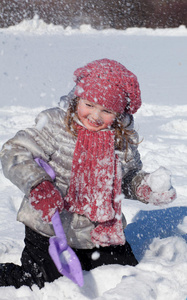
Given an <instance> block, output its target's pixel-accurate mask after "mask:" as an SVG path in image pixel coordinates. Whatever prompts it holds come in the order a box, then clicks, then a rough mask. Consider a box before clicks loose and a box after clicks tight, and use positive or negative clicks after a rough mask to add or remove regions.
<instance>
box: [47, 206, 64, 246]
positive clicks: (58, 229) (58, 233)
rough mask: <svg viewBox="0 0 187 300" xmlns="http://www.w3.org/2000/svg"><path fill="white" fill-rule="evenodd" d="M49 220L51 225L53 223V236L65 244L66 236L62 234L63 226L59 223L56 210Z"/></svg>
mask: <svg viewBox="0 0 187 300" xmlns="http://www.w3.org/2000/svg"><path fill="white" fill-rule="evenodd" d="M51 220H52V223H53V228H54V231H55V235H56V236H57V237H60V238H62V239H63V240H64V242H66V243H67V240H66V235H65V233H64V229H63V226H62V223H61V219H60V215H59V212H58V210H56V212H55V214H54V215H53V216H52V218H51Z"/></svg>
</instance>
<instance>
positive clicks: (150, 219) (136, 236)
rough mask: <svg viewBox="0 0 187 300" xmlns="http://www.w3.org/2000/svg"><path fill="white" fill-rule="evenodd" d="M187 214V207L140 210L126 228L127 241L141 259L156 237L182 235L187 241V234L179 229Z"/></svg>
mask: <svg viewBox="0 0 187 300" xmlns="http://www.w3.org/2000/svg"><path fill="white" fill-rule="evenodd" d="M185 216H187V207H185V206H181V207H172V208H166V209H160V210H152V211H140V212H139V213H138V214H137V215H136V216H135V218H134V220H133V223H131V224H129V225H128V226H127V227H126V229H125V235H126V239H127V241H128V242H129V243H130V245H131V247H132V249H133V252H134V254H135V256H136V258H137V259H138V261H140V260H141V259H142V257H143V256H144V253H145V251H146V250H147V249H148V248H149V245H150V244H151V243H152V241H153V239H154V238H160V239H163V238H167V237H171V236H180V237H182V238H184V239H185V240H186V241H187V234H185V233H184V232H182V231H181V230H179V229H178V227H177V226H178V225H179V224H181V223H182V221H183V219H184V217H185Z"/></svg>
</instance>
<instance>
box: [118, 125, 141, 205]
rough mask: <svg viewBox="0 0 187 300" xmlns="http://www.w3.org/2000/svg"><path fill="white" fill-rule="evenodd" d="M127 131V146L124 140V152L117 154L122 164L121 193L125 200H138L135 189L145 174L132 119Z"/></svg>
mask: <svg viewBox="0 0 187 300" xmlns="http://www.w3.org/2000/svg"><path fill="white" fill-rule="evenodd" d="M127 129H128V130H130V131H131V136H130V142H129V143H128V144H127V142H126V140H124V151H122V152H121V151H120V152H119V156H120V160H121V164H122V192H123V193H124V195H125V197H126V198H127V199H136V200H140V199H138V197H137V195H136V189H137V187H138V186H139V185H140V183H141V181H142V179H143V178H144V176H145V175H146V174H147V173H146V172H144V171H143V170H142V166H143V165H142V161H141V157H140V153H139V151H138V144H139V135H138V133H137V132H136V131H135V130H134V122H133V119H132V121H131V123H130V126H128V127H127Z"/></svg>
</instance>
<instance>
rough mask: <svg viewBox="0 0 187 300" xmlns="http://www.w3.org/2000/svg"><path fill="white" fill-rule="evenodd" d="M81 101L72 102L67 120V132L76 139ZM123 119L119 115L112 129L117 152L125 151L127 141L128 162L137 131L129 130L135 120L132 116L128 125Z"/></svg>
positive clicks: (121, 115) (77, 99) (75, 99)
mask: <svg viewBox="0 0 187 300" xmlns="http://www.w3.org/2000/svg"><path fill="white" fill-rule="evenodd" d="M79 100H80V98H79V97H76V98H74V99H72V100H71V102H70V104H69V108H68V110H67V114H66V118H65V124H66V128H67V131H68V132H70V133H71V134H72V135H73V136H75V137H77V135H78V131H77V126H76V123H75V121H74V116H77V105H78V102H79ZM123 119H124V116H123V114H119V113H117V115H116V118H115V120H114V122H113V124H112V126H111V128H113V129H114V130H115V148H116V149H117V150H121V151H123V150H124V140H125V142H126V145H125V146H126V148H125V160H127V152H128V144H135V143H134V142H133V141H132V136H133V135H134V134H135V131H134V130H129V129H127V127H129V126H130V125H131V123H132V120H133V118H132V116H131V117H130V121H129V123H128V124H127V125H124V122H123Z"/></svg>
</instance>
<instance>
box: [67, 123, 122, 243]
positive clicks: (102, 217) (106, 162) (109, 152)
mask: <svg viewBox="0 0 187 300" xmlns="http://www.w3.org/2000/svg"><path fill="white" fill-rule="evenodd" d="M114 138H115V132H114V131H111V130H108V131H98V132H93V131H89V130H87V129H85V128H83V127H81V130H79V132H78V138H77V142H76V146H75V151H74V156H73V162H72V170H71V179H70V187H69V191H68V194H67V196H66V197H65V198H64V200H65V209H66V210H68V211H71V212H75V213H77V214H80V215H85V216H86V217H88V218H89V219H90V220H91V221H94V222H96V223H97V224H98V226H96V228H95V229H94V230H92V232H91V238H92V241H93V242H94V243H95V244H99V245H101V246H108V245H118V244H124V243H125V238H124V234H123V228H122V221H121V200H120V196H119V195H120V194H121V166H120V161H119V159H118V156H117V155H115V152H114Z"/></svg>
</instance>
